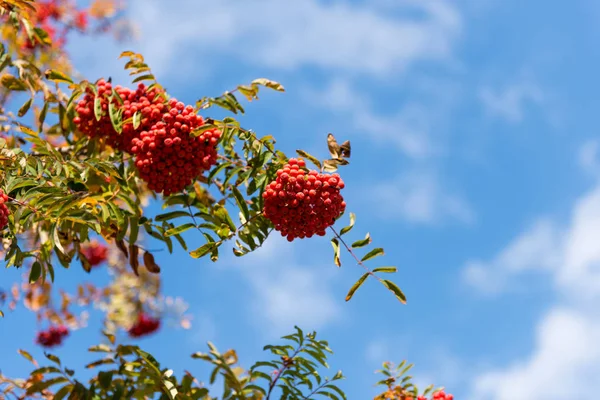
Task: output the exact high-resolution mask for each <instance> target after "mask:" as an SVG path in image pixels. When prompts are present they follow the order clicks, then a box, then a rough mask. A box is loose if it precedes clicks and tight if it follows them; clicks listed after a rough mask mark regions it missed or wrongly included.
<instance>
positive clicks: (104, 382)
mask: <svg viewBox="0 0 600 400" xmlns="http://www.w3.org/2000/svg"><path fill="white" fill-rule="evenodd" d="M112 378H113V371H100V372H99V373H98V382H99V383H100V386H102V387H103V388H105V389H108V388H109V386H110V384H111V382H112Z"/></svg>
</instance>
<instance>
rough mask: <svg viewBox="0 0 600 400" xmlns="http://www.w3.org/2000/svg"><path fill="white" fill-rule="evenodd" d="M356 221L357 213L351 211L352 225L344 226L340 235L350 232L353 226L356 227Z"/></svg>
mask: <svg viewBox="0 0 600 400" xmlns="http://www.w3.org/2000/svg"><path fill="white" fill-rule="evenodd" d="M354 222H356V215H355V214H354V213H350V225H348V226H345V227H343V228H342V230H341V231H340V236H341V235H345V234H346V233H348V232H350V230H351V229H352V227H354Z"/></svg>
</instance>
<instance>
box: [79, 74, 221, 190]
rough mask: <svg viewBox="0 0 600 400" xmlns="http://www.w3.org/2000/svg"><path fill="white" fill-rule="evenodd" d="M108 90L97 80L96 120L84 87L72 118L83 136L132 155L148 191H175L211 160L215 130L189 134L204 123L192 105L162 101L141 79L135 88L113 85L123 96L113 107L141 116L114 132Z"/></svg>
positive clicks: (109, 87) (127, 116)
mask: <svg viewBox="0 0 600 400" xmlns="http://www.w3.org/2000/svg"><path fill="white" fill-rule="evenodd" d="M112 90H113V88H112V85H111V84H110V83H109V82H106V81H104V80H100V81H98V83H97V91H98V98H99V99H100V107H101V108H102V117H101V118H100V120H99V121H98V120H96V117H95V113H94V94H93V92H92V91H91V89H89V90H88V91H87V93H86V95H85V96H84V98H83V99H82V100H80V101H79V103H78V104H77V108H76V110H77V114H78V116H77V117H75V118H74V119H73V122H74V123H75V124H76V125H77V126H78V127H79V130H80V131H81V132H83V133H84V134H86V135H87V136H89V137H92V138H100V137H103V138H106V141H107V143H108V144H109V145H111V146H113V147H115V148H116V149H119V150H121V151H125V152H128V153H132V154H134V155H135V165H136V167H137V168H138V171H139V173H140V177H141V178H142V179H143V180H144V181H146V182H147V183H148V187H149V188H150V189H151V190H153V191H155V192H157V193H164V194H165V195H169V194H172V193H176V192H180V191H181V190H183V189H184V188H185V187H186V186H188V185H190V184H191V183H192V182H193V181H194V180H195V179H196V178H197V177H198V176H199V175H201V174H202V173H203V172H204V171H206V170H208V169H210V167H211V166H213V165H214V164H216V161H217V149H216V147H217V142H218V141H219V138H220V137H221V132H220V131H219V130H217V129H210V130H207V131H204V132H202V134H200V135H199V136H196V137H194V136H192V135H191V132H192V131H193V130H194V129H196V128H198V127H200V126H202V125H203V124H204V119H203V118H202V117H201V116H199V115H197V114H196V113H195V112H194V108H193V107H192V106H186V105H184V104H183V103H182V102H180V101H177V100H176V99H170V100H169V101H168V102H165V101H164V97H163V95H164V93H162V92H159V91H158V90H156V89H148V88H147V87H146V86H145V85H144V84H140V85H139V86H138V88H137V90H135V91H132V90H130V89H128V88H122V87H120V86H116V87H115V91H116V92H117V93H118V94H119V96H120V97H121V98H122V99H123V104H122V105H121V104H119V103H118V100H117V99H113V106H115V107H120V108H121V110H122V111H123V119H124V120H127V119H130V118H132V117H133V116H134V115H135V114H136V112H137V113H138V114H139V115H140V116H141V119H140V124H139V126H137V128H134V125H133V124H132V123H128V124H125V125H124V126H123V131H122V133H121V134H119V133H117V132H116V131H115V129H114V128H113V126H112V124H111V121H110V116H109V114H108V104H109V97H110V95H111V93H112Z"/></svg>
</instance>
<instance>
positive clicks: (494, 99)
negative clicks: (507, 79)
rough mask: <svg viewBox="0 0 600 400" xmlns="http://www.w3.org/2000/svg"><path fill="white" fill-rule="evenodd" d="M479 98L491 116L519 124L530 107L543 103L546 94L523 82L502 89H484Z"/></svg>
mask: <svg viewBox="0 0 600 400" xmlns="http://www.w3.org/2000/svg"><path fill="white" fill-rule="evenodd" d="M479 98H480V99H481V101H482V103H483V105H484V107H485V109H486V110H487V112H488V113H489V114H491V115H493V116H495V117H499V118H503V119H505V120H507V121H508V122H512V123H517V122H521V121H522V120H523V117H524V113H525V109H526V107H527V106H528V105H530V104H535V105H540V104H542V103H543V101H544V94H543V92H542V90H541V89H540V88H539V87H537V86H536V85H534V84H532V83H530V82H521V83H514V84H511V85H508V86H506V87H503V88H500V89H492V88H490V87H484V88H482V89H481V91H480V92H479Z"/></svg>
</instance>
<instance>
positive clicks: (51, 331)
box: [35, 325, 69, 347]
mask: <svg viewBox="0 0 600 400" xmlns="http://www.w3.org/2000/svg"><path fill="white" fill-rule="evenodd" d="M68 335H69V330H68V329H67V327H66V326H64V325H59V326H51V327H50V328H48V329H47V330H45V331H41V332H39V333H38V334H37V337H36V339H35V342H36V343H37V344H39V345H41V346H44V347H54V346H58V345H60V344H61V343H62V341H63V339H64V338H65V337H66V336H68Z"/></svg>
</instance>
